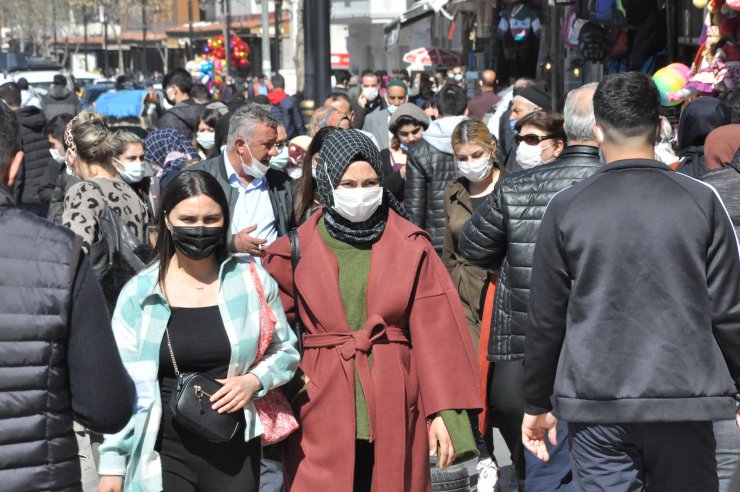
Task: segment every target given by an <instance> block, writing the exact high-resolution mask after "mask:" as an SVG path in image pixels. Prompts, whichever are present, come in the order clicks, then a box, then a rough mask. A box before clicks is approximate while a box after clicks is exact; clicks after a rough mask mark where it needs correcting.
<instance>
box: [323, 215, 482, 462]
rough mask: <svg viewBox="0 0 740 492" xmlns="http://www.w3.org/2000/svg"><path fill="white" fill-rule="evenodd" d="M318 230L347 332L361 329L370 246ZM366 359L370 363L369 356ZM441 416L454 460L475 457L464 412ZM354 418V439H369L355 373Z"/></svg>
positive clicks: (365, 317) (364, 411)
mask: <svg viewBox="0 0 740 492" xmlns="http://www.w3.org/2000/svg"><path fill="white" fill-rule="evenodd" d="M318 227H319V234H321V238H322V239H323V240H324V243H325V244H326V246H327V247H328V248H329V249H330V250H331V252H332V253H334V256H335V257H336V260H337V265H338V266H339V291H340V293H341V295H342V307H343V308H344V312H345V315H346V316H347V322H348V323H349V329H350V330H352V331H357V330H361V329H362V328H364V326H365V323H366V321H367V283H368V278H369V277H370V256H371V246H355V245H352V244H348V243H345V242H342V241H339V240H337V239H334V238H333V237H331V236H330V235H329V231H328V230H327V229H326V224H325V223H324V219H321V220H319V224H318ZM369 358H370V363H371V364H372V355H370V357H369ZM441 414H442V418H443V419H444V421H445V425H446V426H447V430H448V432H449V433H450V437H451V438H452V443H453V446H454V447H455V454H456V457H457V460H460V459H461V458H464V459H467V457H469V456H475V455H477V449H476V446H475V441H474V439H473V433H472V431H471V430H470V421H469V420H468V415H467V413H466V412H464V411H458V410H445V411H443V412H441ZM355 418H356V424H357V426H356V433H355V436H356V437H357V439H362V440H369V439H370V419H369V417H368V413H367V403H366V401H365V395H364V393H363V392H362V386H361V385H360V380H359V376H358V374H357V371H355Z"/></svg>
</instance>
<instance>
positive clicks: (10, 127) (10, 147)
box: [0, 102, 21, 174]
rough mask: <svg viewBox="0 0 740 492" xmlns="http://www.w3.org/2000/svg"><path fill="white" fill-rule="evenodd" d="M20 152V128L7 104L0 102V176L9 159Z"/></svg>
mask: <svg viewBox="0 0 740 492" xmlns="http://www.w3.org/2000/svg"><path fill="white" fill-rule="evenodd" d="M20 150H21V126H20V124H19V123H18V118H17V117H16V116H15V113H14V112H13V110H11V109H10V108H9V107H8V105H7V104H4V103H2V102H0V174H4V173H5V167H6V166H7V165H8V162H10V159H11V158H12V157H13V156H14V155H15V154H17V153H18V152H19V151H20Z"/></svg>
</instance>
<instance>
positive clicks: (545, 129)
mask: <svg viewBox="0 0 740 492" xmlns="http://www.w3.org/2000/svg"><path fill="white" fill-rule="evenodd" d="M516 131H517V135H516V136H515V137H514V141H515V142H516V144H517V148H516V162H517V164H519V165H520V166H521V167H522V169H531V168H533V167H537V166H541V165H542V164H547V163H548V162H552V161H554V160H555V159H557V158H558V156H559V155H560V153H561V152H562V151H563V149H564V148H565V131H564V130H563V115H561V114H560V113H553V112H551V111H535V112H534V113H530V114H528V115H527V116H525V117H524V118H522V119H521V120H519V121H518V122H517V124H516Z"/></svg>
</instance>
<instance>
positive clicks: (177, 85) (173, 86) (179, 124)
mask: <svg viewBox="0 0 740 492" xmlns="http://www.w3.org/2000/svg"><path fill="white" fill-rule="evenodd" d="M162 87H163V88H164V97H165V99H167V102H168V103H170V104H171V105H172V107H171V108H170V109H168V110H167V111H165V112H164V114H163V115H162V116H161V117H160V118H159V128H174V129H175V130H177V131H179V132H180V133H182V134H183V135H184V136H185V138H187V139H188V140H192V138H193V135H194V134H195V132H197V131H198V124H199V123H200V115H201V113H203V109H204V107H203V106H201V105H199V104H196V102H195V101H194V100H193V99H192V98H191V97H190V90H191V89H192V88H193V77H192V75H190V74H189V73H188V71H187V70H185V69H184V68H176V69H174V70H172V71H171V72H168V73H167V75H165V76H164V80H163V81H162Z"/></svg>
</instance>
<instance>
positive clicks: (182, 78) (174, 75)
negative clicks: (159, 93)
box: [162, 67, 193, 94]
mask: <svg viewBox="0 0 740 492" xmlns="http://www.w3.org/2000/svg"><path fill="white" fill-rule="evenodd" d="M172 85H174V86H175V87H177V88H178V89H180V90H181V91H182V92H184V93H185V94H190V90H191V89H192V88H193V76H192V75H190V72H188V71H187V70H185V69H184V68H182V67H178V68H176V69H174V70H171V71H169V72H167V75H165V76H164V79H163V80H162V87H163V88H164V89H165V90H167V88H168V87H170V86H172Z"/></svg>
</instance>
